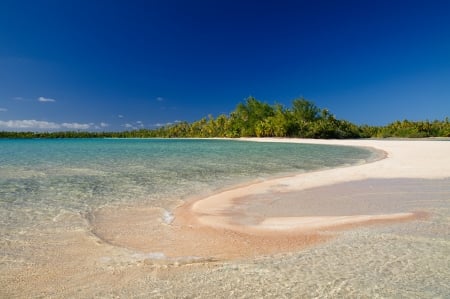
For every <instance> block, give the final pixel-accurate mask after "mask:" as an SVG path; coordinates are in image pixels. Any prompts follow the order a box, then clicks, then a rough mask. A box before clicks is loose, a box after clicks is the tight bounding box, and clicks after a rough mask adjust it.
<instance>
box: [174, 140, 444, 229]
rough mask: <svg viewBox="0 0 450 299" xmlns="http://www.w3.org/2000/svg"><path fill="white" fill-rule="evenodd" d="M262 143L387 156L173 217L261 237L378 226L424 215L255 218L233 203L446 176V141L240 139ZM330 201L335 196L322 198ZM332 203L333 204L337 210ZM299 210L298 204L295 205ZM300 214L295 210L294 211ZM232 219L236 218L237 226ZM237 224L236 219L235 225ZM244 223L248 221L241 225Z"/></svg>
mask: <svg viewBox="0 0 450 299" xmlns="http://www.w3.org/2000/svg"><path fill="white" fill-rule="evenodd" d="M244 140H250V141H264V142H294V143H313V144H331V145H352V146H362V147H371V148H375V149H378V150H382V151H384V152H385V153H386V157H385V158H384V159H381V160H379V161H375V162H372V163H367V164H363V165H357V166H351V167H342V168H336V169H329V170H323V171H317V172H312V173H304V174H299V175H295V176H292V177H284V178H278V179H273V180H267V181H263V182H257V183H253V184H249V185H247V186H242V187H238V188H234V189H232V190H227V191H224V192H221V193H218V194H214V195H211V196H209V197H207V198H203V199H201V200H197V201H195V202H192V203H189V204H187V205H184V206H182V207H181V208H179V209H178V210H177V214H179V215H182V216H183V217H181V219H182V220H183V221H184V222H185V223H188V224H192V223H195V224H201V225H204V226H208V227H213V228H217V229H227V230H233V231H237V232H244V233H250V234H259V235H261V234H264V233H268V234H270V233H272V232H273V231H276V232H277V233H278V234H280V233H282V232H289V233H293V232H294V231H295V232H299V231H303V232H306V231H317V230H320V229H324V228H325V229H329V228H332V227H339V226H348V225H352V224H355V225H356V224H363V223H366V222H367V223H373V222H374V221H375V222H382V221H394V220H404V219H414V218H416V217H417V216H418V215H423V213H420V211H406V210H405V211H399V212H398V213H392V212H391V213H381V214H374V213H373V211H368V212H369V213H370V214H354V213H353V214H351V215H350V214H345V213H344V215H327V216H324V215H322V214H321V213H320V211H314V210H311V211H310V214H309V215H307V216H302V217H298V216H295V215H292V216H289V217H280V216H273V217H269V216H267V215H266V214H267V213H269V212H270V209H271V207H270V205H267V206H266V208H267V209H266V210H264V211H260V213H259V214H258V215H253V217H252V216H251V215H250V214H248V212H247V211H245V210H244V209H241V210H240V212H239V213H236V209H235V205H236V199H239V198H244V200H245V198H246V197H252V199H253V201H254V202H258V201H259V200H261V199H260V198H259V197H262V196H266V197H267V194H269V195H270V196H271V197H274V196H279V195H280V194H284V193H292V192H298V191H302V190H307V189H311V188H315V187H319V186H328V185H332V184H337V183H344V182H350V181H359V180H363V179H380V178H384V179H387V178H415V179H417V178H422V179H439V178H448V177H450V155H449V154H448V153H450V142H447V141H411V140H407V141H406V140H401V141H395V140H344V141H342V140H301V139H289V140H286V139H253V138H252V139H244ZM326 197H329V198H333V197H334V196H333V191H331V192H330V193H329V194H327V195H326ZM335 205H336V204H333V206H335ZM295 206H298V207H300V208H301V207H302V205H301V202H296V203H293V206H292V208H294V209H295ZM297 209H298V208H297ZM235 219H238V221H236V220H235ZM239 219H240V220H239ZM242 219H252V220H251V221H247V222H245V221H243V220H242Z"/></svg>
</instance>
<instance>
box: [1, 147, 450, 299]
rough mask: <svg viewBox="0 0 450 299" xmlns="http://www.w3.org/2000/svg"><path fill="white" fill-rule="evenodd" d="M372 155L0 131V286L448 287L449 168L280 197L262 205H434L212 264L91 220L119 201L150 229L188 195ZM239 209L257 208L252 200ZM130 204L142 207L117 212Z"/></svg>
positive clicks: (196, 290)
mask: <svg viewBox="0 0 450 299" xmlns="http://www.w3.org/2000/svg"><path fill="white" fill-rule="evenodd" d="M378 157H379V153H375V152H373V151H369V150H367V149H362V148H354V147H339V146H322V145H304V144H283V143H253V142H243V141H238V140H169V139H145V140H130V139H126V140H122V139H104V140H101V139H92V140H90V139H87V140H0V297H1V298H47V297H51V298H254V297H261V298H448V297H449V294H450V289H449V286H448V277H449V275H450V273H449V269H450V259H449V258H448V257H449V256H450V243H449V242H450V241H449V240H450V235H449V232H450V229H449V228H450V208H449V207H450V205H449V202H450V188H449V186H450V181H449V179H443V180H368V181H362V182H359V183H356V182H351V183H345V184H340V185H333V186H328V187H322V188H318V189H317V190H318V191H314V190H305V191H302V192H297V193H292V194H285V196H283V197H280V196H279V195H277V196H279V197H276V198H271V200H272V201H273V203H270V204H271V207H272V209H273V210H274V211H277V213H279V214H280V215H284V214H286V215H291V214H292V215H302V213H306V212H307V211H305V210H304V209H303V208H302V205H298V204H292V203H293V202H296V201H297V200H302V201H304V202H308V201H309V200H311V201H312V200H319V201H320V202H321V203H320V204H321V205H323V210H324V215H327V213H328V214H332V215H335V214H339V211H340V210H339V209H341V208H342V209H344V208H345V209H344V210H345V211H349V210H352V209H358V211H359V210H362V211H364V210H369V211H373V210H375V211H381V212H399V211H400V212H403V211H410V210H411V209H412V210H420V211H426V212H429V213H430V217H429V218H426V219H421V220H418V221H411V222H405V223H397V224H392V225H385V226H375V227H361V228H359V229H354V230H349V231H345V232H340V233H339V234H337V235H335V232H329V233H330V234H332V235H333V236H336V237H335V238H333V239H332V240H330V241H329V242H326V243H323V244H319V245H317V246H313V247H310V248H305V249H304V250H299V251H296V252H291V253H280V254H275V255H272V256H261V257H255V258H249V259H241V260H239V259H238V260H230V261H219V262H217V263H216V262H212V263H209V262H206V263H205V264H201V263H199V264H192V265H191V264H186V265H182V266H176V265H169V266H168V267H167V266H166V265H165V264H161V265H159V264H158V262H157V261H156V262H155V261H154V260H155V259H156V260H158V259H159V258H160V257H164V254H163V253H160V252H139V251H137V250H133V248H122V247H120V246H116V245H113V243H114V242H109V241H110V240H103V239H101V238H99V236H98V235H96V234H95V233H93V229H92V222H90V221H89V217H91V216H92V215H98V213H96V211H97V212H98V211H100V212H101V211H108V212H111V211H112V213H109V214H107V215H108V217H110V218H108V217H106V219H97V220H98V221H105V220H106V222H102V225H103V228H104V229H105V230H106V231H107V230H108V225H110V224H111V222H112V221H115V219H116V218H114V216H115V214H114V212H115V211H121V212H123V213H122V215H121V217H123V215H137V216H139V217H144V218H139V219H137V220H138V221H137V222H139V223H144V224H147V223H148V226H146V225H144V226H140V227H135V228H133V221H134V219H133V216H130V217H129V218H128V217H126V219H127V220H128V219H129V222H130V223H127V226H126V227H127V228H129V227H131V228H132V229H133V230H134V233H135V234H136V235H139V232H140V230H141V229H143V230H147V231H148V230H151V234H150V235H152V234H155V233H157V232H158V229H160V227H164V226H166V227H167V224H168V222H169V221H170V218H171V211H172V210H173V209H174V208H175V207H176V206H178V205H179V204H181V203H183V202H184V201H185V200H187V199H189V198H190V197H192V196H194V197H195V196H199V195H200V196H202V195H207V194H210V193H213V192H216V191H218V190H220V189H222V188H227V187H231V186H233V185H235V184H240V183H245V182H248V181H254V180H265V179H268V178H271V177H274V176H281V175H289V174H292V173H299V172H306V171H313V170H318V169H324V168H331V167H339V166H345V165H350V164H359V163H364V162H366V161H370V160H373V159H376V158H378ZM330 194H332V196H330ZM268 196H269V195H268ZM265 203H266V204H267V201H265ZM344 205H350V206H347V207H344ZM136 207H137V208H136ZM149 207H150V208H149ZM153 207H155V208H156V209H153ZM294 207H295V209H297V210H295V209H294ZM248 208H249V209H253V210H254V211H256V212H258V211H259V210H258V209H260V210H261V211H263V212H264V213H266V210H265V208H264V209H263V208H261V207H260V206H259V205H258V204H255V205H250V206H249V207H248ZM136 209H142V210H143V211H144V212H143V213H128V214H127V211H135V210H136ZM299 209H301V210H299ZM163 211H165V213H164V212H163ZM325 212H326V213H325ZM147 213H148V217H147ZM283 213H284V214H283ZM118 214H120V213H118ZM119 216H120V215H119ZM155 217H156V218H155ZM158 217H160V218H161V217H162V218H164V219H161V220H160V219H159V218H158ZM121 219H123V218H121ZM155 219H156V221H154V220H155ZM167 219H169V221H166V220H167ZM170 227H172V226H170ZM153 228H156V229H155V230H153ZM115 229H117V226H116V227H115ZM174 229H176V228H174ZM161 231H162V230H161ZM115 232H117V234H119V235H120V234H123V235H126V234H127V233H130V232H129V231H127V230H126V229H124V230H123V231H121V230H120V229H119V230H116V231H115ZM136 232H137V233H136ZM148 235H149V233H148V232H146V234H145V236H148ZM169 236H170V235H169ZM157 237H158V236H155V239H158V238H157ZM144 241H145V240H144ZM201 245H202V244H199V245H198V246H201ZM149 260H150V262H148V261H149ZM194 260H195V259H194Z"/></svg>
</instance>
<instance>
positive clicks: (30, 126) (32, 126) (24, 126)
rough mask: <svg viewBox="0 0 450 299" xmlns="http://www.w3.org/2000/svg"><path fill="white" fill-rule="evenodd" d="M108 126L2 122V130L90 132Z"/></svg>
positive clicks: (32, 121) (0, 124) (27, 121)
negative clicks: (89, 130)
mask: <svg viewBox="0 0 450 299" xmlns="http://www.w3.org/2000/svg"><path fill="white" fill-rule="evenodd" d="M106 126H108V124H106V123H103V122H102V123H100V126H96V125H95V124H93V123H89V124H83V123H77V122H73V123H68V122H64V123H55V122H49V121H40V120H35V119H25V120H8V121H2V120H0V130H35V131H41V130H88V129H92V128H97V127H102V128H104V127H106Z"/></svg>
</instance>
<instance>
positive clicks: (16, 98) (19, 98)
mask: <svg viewBox="0 0 450 299" xmlns="http://www.w3.org/2000/svg"><path fill="white" fill-rule="evenodd" d="M13 100H14V101H23V98H22V97H14V98H13Z"/></svg>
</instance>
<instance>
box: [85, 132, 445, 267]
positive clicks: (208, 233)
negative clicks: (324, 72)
mask: <svg viewBox="0 0 450 299" xmlns="http://www.w3.org/2000/svg"><path fill="white" fill-rule="evenodd" d="M242 141H243V142H248V141H257V142H297V143H317V144H330V145H343V146H362V147H366V148H367V147H369V148H374V149H376V150H377V151H383V152H385V153H386V155H385V157H384V159H381V160H377V161H371V162H369V163H364V164H356V165H350V166H342V167H338V168H331V169H324V170H317V171H313V172H306V173H298V174H295V175H291V176H282V177H275V178H272V179H267V180H263V181H261V180H256V181H255V180H253V181H249V182H248V183H245V184H240V185H238V186H235V187H232V188H227V189H224V190H221V191H218V192H217V193H213V194H210V195H207V196H204V197H199V196H196V197H191V198H187V199H186V201H185V202H184V203H183V204H182V205H180V206H178V207H176V208H174V210H173V211H171V212H172V213H171V216H173V217H174V218H173V219H171V220H172V221H171V222H170V223H167V222H165V220H164V219H165V218H164V217H165V214H164V213H165V211H163V210H161V209H159V208H155V207H145V206H136V207H127V208H126V209H122V208H120V209H115V208H107V207H106V208H104V209H99V210H97V211H95V212H94V213H93V215H92V216H93V221H91V222H90V224H91V226H92V231H93V232H94V233H95V235H96V236H97V237H99V238H100V239H101V240H104V241H106V242H107V243H109V244H111V245H114V246H118V247H122V248H127V249H130V250H133V251H137V252H141V253H151V254H150V256H152V255H153V254H155V253H156V256H159V255H161V256H163V260H164V261H165V262H167V263H171V262H173V261H178V260H180V259H185V258H187V257H188V258H189V257H193V256H194V257H200V258H202V259H207V260H208V259H212V260H215V261H216V260H233V259H242V258H254V257H257V256H264V255H272V254H278V253H287V252H295V251H298V250H302V249H304V248H306V247H309V246H311V245H316V244H320V243H323V242H325V241H327V240H330V239H332V238H334V236H335V234H334V233H331V234H330V232H336V231H342V230H346V229H354V228H356V227H361V226H365V225H373V224H394V223H400V222H406V221H412V220H421V219H428V218H430V217H429V215H432V213H429V211H428V210H427V208H426V207H427V206H429V205H427V204H424V205H423V206H414V205H411V204H410V202H409V201H410V199H411V201H414V200H416V199H417V200H418V201H419V202H423V199H422V198H417V196H418V195H417V194H418V192H419V193H420V192H422V191H423V192H425V193H424V194H432V193H433V191H432V190H430V189H426V187H425V186H424V185H423V184H421V183H418V185H417V187H414V190H415V191H411V190H412V189H410V188H405V187H404V186H403V187H402V184H403V183H402V182H399V181H398V180H396V179H398V178H406V181H407V182H406V184H411V186H412V185H415V184H416V183H417V182H415V181H414V180H416V181H417V179H431V180H432V181H434V182H437V181H438V180H440V179H445V182H447V181H449V182H450V157H448V155H447V153H449V152H450V142H447V141H429V142H424V141H391V140H387V141H386V140H304V139H256V138H251V139H242ZM370 188H374V189H370ZM386 188H387V189H389V191H386V190H387V189H386ZM402 188H403V189H402ZM369 189H370V190H372V192H373V194H372V195H373V196H372V197H371V198H368V197H367V196H366V194H365V193H366V192H367V190H369ZM400 189H402V190H401V194H404V196H403V197H400V196H399V194H400V193H399V190H400ZM425 189H426V190H425ZM336 190H339V194H340V195H339V196H340V197H339V198H337V197H336V196H337V193H336ZM430 192H431V193H430ZM308 196H309V197H310V198H309V199H308V200H307V198H308ZM433 196H434V195H433ZM397 200H400V201H402V202H403V205H401V206H396V205H395V202H396V201H397ZM405 202H407V204H405ZM312 203H314V204H312ZM393 203H394V204H393ZM323 205H326V206H328V207H330V208H329V209H328V210H326V211H324V210H323ZM286 211H288V213H287V212H286ZM305 211H307V213H306V212H305ZM130 219H132V221H130ZM125 232H126V233H125ZM150 260H151V261H149V262H150V263H155V264H159V263H162V261H161V258H150Z"/></svg>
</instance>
